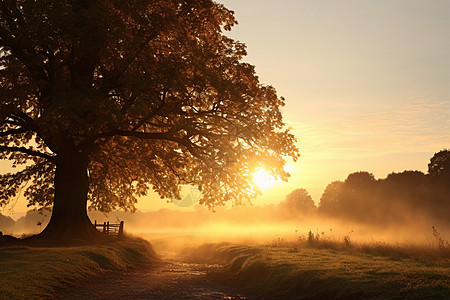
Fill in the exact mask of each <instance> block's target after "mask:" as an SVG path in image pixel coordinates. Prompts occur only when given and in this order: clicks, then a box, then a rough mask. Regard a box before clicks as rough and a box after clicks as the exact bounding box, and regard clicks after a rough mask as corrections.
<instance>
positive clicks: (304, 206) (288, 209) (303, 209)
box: [279, 189, 316, 217]
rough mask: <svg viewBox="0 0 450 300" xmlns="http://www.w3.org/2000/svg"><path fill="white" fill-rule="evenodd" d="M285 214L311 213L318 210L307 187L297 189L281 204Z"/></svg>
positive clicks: (292, 215)
mask: <svg viewBox="0 0 450 300" xmlns="http://www.w3.org/2000/svg"><path fill="white" fill-rule="evenodd" d="M279 210H280V211H281V212H282V213H283V215H287V216H290V217H296V216H301V215H303V216H305V215H311V214H312V213H314V212H315V211H316V205H315V203H314V201H313V199H312V198H311V196H310V195H309V194H308V192H307V191H306V190H305V189H295V190H293V191H292V192H291V193H290V194H288V195H287V196H286V199H285V200H284V201H281V202H280V204H279Z"/></svg>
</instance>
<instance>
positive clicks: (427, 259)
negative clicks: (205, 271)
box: [184, 232, 450, 299]
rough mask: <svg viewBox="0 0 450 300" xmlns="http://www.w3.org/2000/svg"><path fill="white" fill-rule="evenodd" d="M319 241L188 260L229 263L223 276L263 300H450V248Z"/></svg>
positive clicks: (211, 249)
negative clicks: (253, 292)
mask: <svg viewBox="0 0 450 300" xmlns="http://www.w3.org/2000/svg"><path fill="white" fill-rule="evenodd" d="M441 242H443V243H444V244H439V243H438V244H436V245H422V246H419V245H406V244H403V245H400V244H388V243H381V242H370V243H367V242H364V243H356V242H352V241H351V240H350V239H349V238H348V237H344V239H343V240H341V241H336V240H330V239H322V240H321V239H320V238H319V237H318V236H316V235H315V234H313V233H311V232H309V233H307V234H305V235H304V236H300V237H299V239H298V240H296V241H286V240H283V239H277V240H274V241H273V242H272V243H268V244H264V245H263V244H260V245H239V244H237V245H236V244H234V245H233V244H227V243H217V244H205V245H202V246H200V247H196V248H191V249H190V250H189V251H188V250H185V252H184V253H185V254H186V257H187V259H188V260H193V261H196V260H205V259H206V260H209V261H211V262H221V263H224V264H225V267H224V271H223V273H222V274H221V275H220V276H221V277H222V279H224V280H232V281H234V282H236V284H239V285H241V286H242V288H249V289H252V290H254V291H259V292H260V296H259V297H258V298H261V299H450V247H449V246H448V242H447V241H445V240H441Z"/></svg>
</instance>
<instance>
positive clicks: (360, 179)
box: [345, 171, 376, 190]
mask: <svg viewBox="0 0 450 300" xmlns="http://www.w3.org/2000/svg"><path fill="white" fill-rule="evenodd" d="M375 182H376V179H375V177H374V176H373V174H372V173H369V172H365V171H360V172H355V173H351V174H350V175H348V177H347V179H346V180H345V186H346V187H347V188H350V189H355V190H361V189H370V188H371V187H372V186H373V184H374V183H375Z"/></svg>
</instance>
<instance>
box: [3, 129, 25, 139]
mask: <svg viewBox="0 0 450 300" xmlns="http://www.w3.org/2000/svg"><path fill="white" fill-rule="evenodd" d="M27 131H28V130H27V129H25V128H18V129H11V130H7V131H3V132H0V137H3V136H8V135H13V134H20V133H25V132H27Z"/></svg>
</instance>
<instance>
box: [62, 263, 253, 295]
mask: <svg viewBox="0 0 450 300" xmlns="http://www.w3.org/2000/svg"><path fill="white" fill-rule="evenodd" d="M219 268H220V266H219V265H212V264H197V263H186V262H182V261H177V260H165V261H164V262H161V263H157V264H155V265H151V266H149V267H148V268H143V269H139V270H132V271H128V272H119V273H113V272H111V273H110V274H108V275H107V276H105V277H104V278H97V279H94V280H89V281H86V282H84V283H80V284H79V285H77V286H75V287H71V288H69V289H66V290H64V291H63V292H62V293H61V294H60V295H59V296H58V297H57V299H108V300H110V299H133V300H134V299H163V300H164V299H254V297H249V296H248V295H247V297H246V296H244V295H242V294H241V293H240V292H239V289H238V288H237V287H235V286H233V285H232V284H231V283H230V284H224V283H219V282H218V281H217V280H214V276H210V275H209V274H211V273H214V272H215V271H218V270H219Z"/></svg>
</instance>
